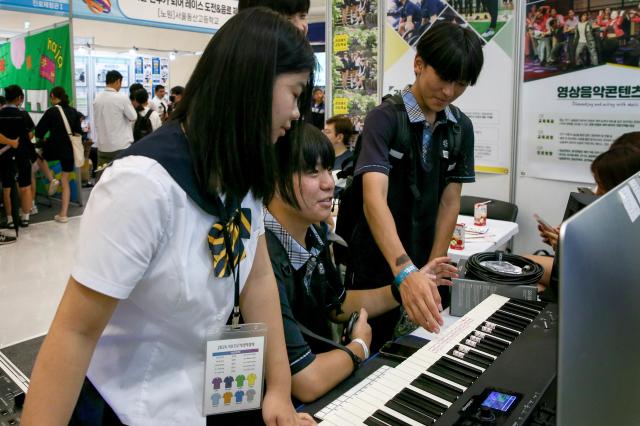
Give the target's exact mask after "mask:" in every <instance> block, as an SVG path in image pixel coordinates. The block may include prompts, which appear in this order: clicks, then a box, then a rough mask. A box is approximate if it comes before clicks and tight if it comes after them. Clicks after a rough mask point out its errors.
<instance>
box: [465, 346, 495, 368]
mask: <svg viewBox="0 0 640 426" xmlns="http://www.w3.org/2000/svg"><path fill="white" fill-rule="evenodd" d="M458 350H459V351H460V352H463V353H465V352H468V353H470V354H472V355H473V356H474V357H476V358H480V359H481V360H483V361H484V362H486V363H488V364H489V365H491V364H493V361H495V359H494V358H491V357H490V356H489V355H486V352H485V353H481V351H480V349H475V348H472V347H471V346H466V345H462V344H460V345H458Z"/></svg>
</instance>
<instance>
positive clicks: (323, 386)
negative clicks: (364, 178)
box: [264, 124, 456, 402]
mask: <svg viewBox="0 0 640 426" xmlns="http://www.w3.org/2000/svg"><path fill="white" fill-rule="evenodd" d="M276 159H277V164H278V165H279V168H280V170H279V173H278V174H277V176H278V183H277V189H276V194H275V196H274V197H273V199H272V200H271V201H270V202H269V203H268V204H267V211H266V212H265V219H264V221H265V228H266V239H267V247H268V249H269V257H270V259H271V266H272V267H273V271H274V273H275V276H276V281H277V283H278V292H279V295H280V308H281V311H282V321H283V325H284V334H285V341H286V344H287V353H288V357H289V367H290V369H291V375H292V376H291V380H292V382H291V393H292V395H293V396H294V398H296V399H298V400H300V401H302V402H310V401H314V400H316V399H318V398H320V397H321V396H323V395H324V394H326V393H327V392H329V391H330V390H331V389H333V388H334V387H335V386H337V385H338V384H339V383H340V382H342V381H343V380H345V379H346V378H347V377H348V376H349V375H351V374H352V373H353V372H354V371H355V369H356V368H357V367H358V365H359V363H360V361H362V360H365V359H367V358H368V357H369V346H370V343H371V327H370V326H369V324H368V323H367V318H368V317H376V316H378V315H380V314H382V313H384V312H387V311H389V310H391V309H394V308H396V307H397V306H398V305H399V303H398V299H399V297H400V295H399V294H397V293H396V294H395V295H394V289H395V287H392V286H391V285H386V286H384V287H380V288H376V289H372V290H349V291H346V290H345V288H344V285H343V283H342V279H341V278H340V274H339V272H338V271H337V269H336V267H335V265H334V264H333V262H332V260H331V254H330V250H329V243H328V241H327V225H326V224H325V223H324V221H325V220H326V219H327V218H328V217H329V215H330V213H331V206H332V198H333V191H334V183H333V177H332V175H331V168H332V165H333V162H334V151H333V147H332V146H331V143H330V142H329V140H328V138H327V137H326V136H324V135H323V134H322V132H320V131H319V130H318V129H317V128H316V127H314V126H312V125H310V124H306V125H305V128H304V132H303V137H302V143H301V144H300V145H299V146H295V145H293V144H291V143H288V141H286V140H281V141H279V142H278V143H277V144H276ZM288 185H291V186H292V188H291V189H292V190H291V189H287V186H288ZM318 224H320V225H318ZM449 260H450V259H449V258H438V259H435V260H434V261H433V262H431V263H430V264H429V265H427V267H425V268H423V270H422V271H421V273H424V274H432V273H435V272H437V274H438V276H440V277H441V276H443V275H451V274H453V276H455V272H456V268H455V267H454V266H451V265H448V264H447V263H446V262H448V261H449ZM433 278H434V279H435V278H436V277H435V276H434V277H433ZM447 283H449V284H450V282H448V281H447ZM353 312H359V314H360V316H359V318H358V320H357V322H356V323H355V326H354V327H353V331H352V333H351V336H349V338H350V339H351V341H350V343H348V344H347V345H346V350H342V349H338V348H336V347H335V346H329V345H327V343H326V342H322V341H319V340H318V339H316V338H314V337H313V336H310V335H308V334H307V333H306V331H305V330H303V328H302V327H301V325H302V326H304V327H305V328H306V329H308V330H310V331H311V332H313V333H315V334H316V335H319V336H320V337H323V338H324V339H331V329H330V327H329V322H330V321H331V322H336V323H344V322H346V321H347V320H348V319H349V317H350V316H351V314H352V313H353Z"/></svg>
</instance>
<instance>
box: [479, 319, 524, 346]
mask: <svg viewBox="0 0 640 426" xmlns="http://www.w3.org/2000/svg"><path fill="white" fill-rule="evenodd" d="M478 330H479V331H481V332H483V333H487V334H491V335H493V336H497V337H501V338H503V339H505V340H508V341H509V342H511V343H513V341H514V340H516V339H517V338H518V333H516V332H513V331H511V330H505V329H504V328H502V327H498V326H497V325H495V327H493V326H492V327H489V326H487V325H486V323H485V324H483V325H481V326H480V327H478Z"/></svg>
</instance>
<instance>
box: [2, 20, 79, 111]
mask: <svg viewBox="0 0 640 426" xmlns="http://www.w3.org/2000/svg"><path fill="white" fill-rule="evenodd" d="M72 51H73V49H72V47H71V46H70V45H69V25H68V24H65V25H61V26H59V27H56V28H52V29H49V30H45V31H42V32H39V33H36V34H30V35H27V36H18V37H14V38H11V39H9V40H8V41H7V42H5V43H2V44H0V87H6V86H9V85H11V84H17V85H19V86H20V87H22V89H23V90H24V93H25V103H24V108H25V109H26V110H27V111H29V112H31V113H39V112H44V111H45V110H46V109H47V108H48V107H49V105H48V101H49V91H50V90H51V89H52V88H54V87H55V86H62V87H63V88H64V89H65V91H66V92H67V93H73V75H74V72H73V69H72V67H71V53H72Z"/></svg>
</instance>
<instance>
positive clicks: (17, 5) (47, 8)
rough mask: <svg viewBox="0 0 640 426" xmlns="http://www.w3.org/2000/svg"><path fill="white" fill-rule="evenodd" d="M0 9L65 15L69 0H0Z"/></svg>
mask: <svg viewBox="0 0 640 426" xmlns="http://www.w3.org/2000/svg"><path fill="white" fill-rule="evenodd" d="M0 9H7V10H15V11H18V12H27V13H42V14H46V15H57V16H67V15H68V14H69V0H0Z"/></svg>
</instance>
